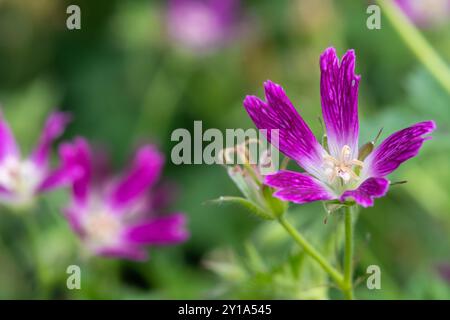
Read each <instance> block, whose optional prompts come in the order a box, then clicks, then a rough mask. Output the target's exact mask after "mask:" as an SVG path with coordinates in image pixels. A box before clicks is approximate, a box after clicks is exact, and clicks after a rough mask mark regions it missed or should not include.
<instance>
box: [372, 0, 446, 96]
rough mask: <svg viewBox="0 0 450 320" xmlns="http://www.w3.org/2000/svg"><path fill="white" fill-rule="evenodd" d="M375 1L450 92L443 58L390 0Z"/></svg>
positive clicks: (417, 55) (405, 40) (401, 35)
mask: <svg viewBox="0 0 450 320" xmlns="http://www.w3.org/2000/svg"><path fill="white" fill-rule="evenodd" d="M377 2H378V4H379V5H380V7H381V8H382V9H383V11H384V13H385V15H386V17H387V18H388V19H389V21H390V23H391V24H392V26H393V27H394V28H395V29H396V31H397V32H398V33H399V35H400V37H401V38H402V39H403V41H404V42H405V44H406V45H407V46H408V47H409V48H410V49H411V51H412V52H414V54H415V55H416V57H417V58H418V59H419V60H420V61H421V62H422V64H423V65H424V66H425V67H426V68H427V69H428V71H430V73H431V74H432V75H433V76H434V77H435V78H436V80H437V81H438V82H439V83H440V84H441V85H442V87H443V88H444V89H445V90H446V91H447V93H449V94H450V71H449V68H448V66H447V64H446V63H445V62H444V60H442V59H441V57H440V56H439V55H438V54H437V53H436V51H435V50H434V49H433V48H432V47H431V45H430V44H429V43H428V42H427V40H426V39H425V38H424V37H423V36H422V34H421V33H420V32H419V31H418V30H417V28H416V27H415V26H414V25H413V24H412V23H411V22H410V21H409V19H408V18H407V17H406V16H405V15H404V14H403V13H402V12H401V11H400V9H399V8H397V6H396V5H395V4H394V3H392V0H377Z"/></svg>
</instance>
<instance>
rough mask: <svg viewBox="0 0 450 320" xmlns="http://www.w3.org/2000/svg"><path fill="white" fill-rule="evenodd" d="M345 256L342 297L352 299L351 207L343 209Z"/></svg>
mask: <svg viewBox="0 0 450 320" xmlns="http://www.w3.org/2000/svg"><path fill="white" fill-rule="evenodd" d="M344 219H345V255H344V290H343V291H344V295H345V297H346V298H347V299H348V300H352V299H353V221H352V210H351V207H347V206H346V207H344Z"/></svg>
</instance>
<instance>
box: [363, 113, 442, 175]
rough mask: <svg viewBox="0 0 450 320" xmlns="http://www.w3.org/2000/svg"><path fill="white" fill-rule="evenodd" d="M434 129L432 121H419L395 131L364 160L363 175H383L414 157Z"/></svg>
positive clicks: (434, 125)
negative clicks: (427, 135)
mask: <svg viewBox="0 0 450 320" xmlns="http://www.w3.org/2000/svg"><path fill="white" fill-rule="evenodd" d="M434 129H436V124H435V123H434V121H424V122H419V123H416V124H414V125H412V126H411V127H408V128H406V129H403V130H400V131H397V132H395V133H394V134H392V135H390V136H389V137H388V138H386V140H384V141H383V142H382V143H381V144H380V145H379V146H378V147H377V148H376V149H375V150H374V151H373V152H372V153H371V154H370V155H369V156H368V157H367V158H366V160H365V161H364V169H363V171H362V176H363V177H384V176H386V175H388V174H389V173H391V172H392V171H394V170H395V169H397V168H398V166H400V164H402V162H404V161H406V160H408V159H410V158H412V157H415V156H416V155H417V154H418V152H419V150H420V148H421V147H422V144H423V142H424V141H425V140H428V139H431V137H424V135H426V134H429V133H431V132H433V130H434Z"/></svg>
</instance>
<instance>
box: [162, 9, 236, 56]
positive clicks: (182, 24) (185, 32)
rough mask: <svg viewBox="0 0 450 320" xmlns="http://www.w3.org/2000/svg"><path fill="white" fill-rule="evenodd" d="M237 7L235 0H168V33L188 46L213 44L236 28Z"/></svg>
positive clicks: (202, 47)
mask: <svg viewBox="0 0 450 320" xmlns="http://www.w3.org/2000/svg"><path fill="white" fill-rule="evenodd" d="M237 10H238V3H237V0H169V4H168V17H167V23H168V32H169V35H170V36H171V38H172V39H173V40H174V41H175V42H177V43H179V44H180V45H181V46H183V47H186V48H188V49H189V50H194V51H208V50H210V49H214V48H217V47H218V46H221V45H223V44H224V43H226V42H227V41H228V40H230V38H231V37H232V36H233V34H234V32H235V31H236V30H235V24H236V22H237V21H236V20H237V19H236V15H237V14H236V13H237Z"/></svg>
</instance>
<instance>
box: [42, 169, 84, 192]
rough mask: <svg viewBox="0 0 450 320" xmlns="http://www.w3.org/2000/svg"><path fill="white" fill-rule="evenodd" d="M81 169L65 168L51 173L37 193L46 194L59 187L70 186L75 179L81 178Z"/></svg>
mask: <svg viewBox="0 0 450 320" xmlns="http://www.w3.org/2000/svg"><path fill="white" fill-rule="evenodd" d="M80 174H81V172H80V168H79V167H77V166H67V167H66V166H65V165H62V166H61V167H60V168H58V169H56V170H53V171H52V172H50V173H49V174H48V175H47V176H46V177H45V178H44V180H43V181H42V182H41V184H40V185H39V187H38V189H37V192H46V191H50V190H53V189H56V188H59V187H63V186H66V185H70V183H72V181H73V180H74V179H77V178H78V177H79V176H80Z"/></svg>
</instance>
